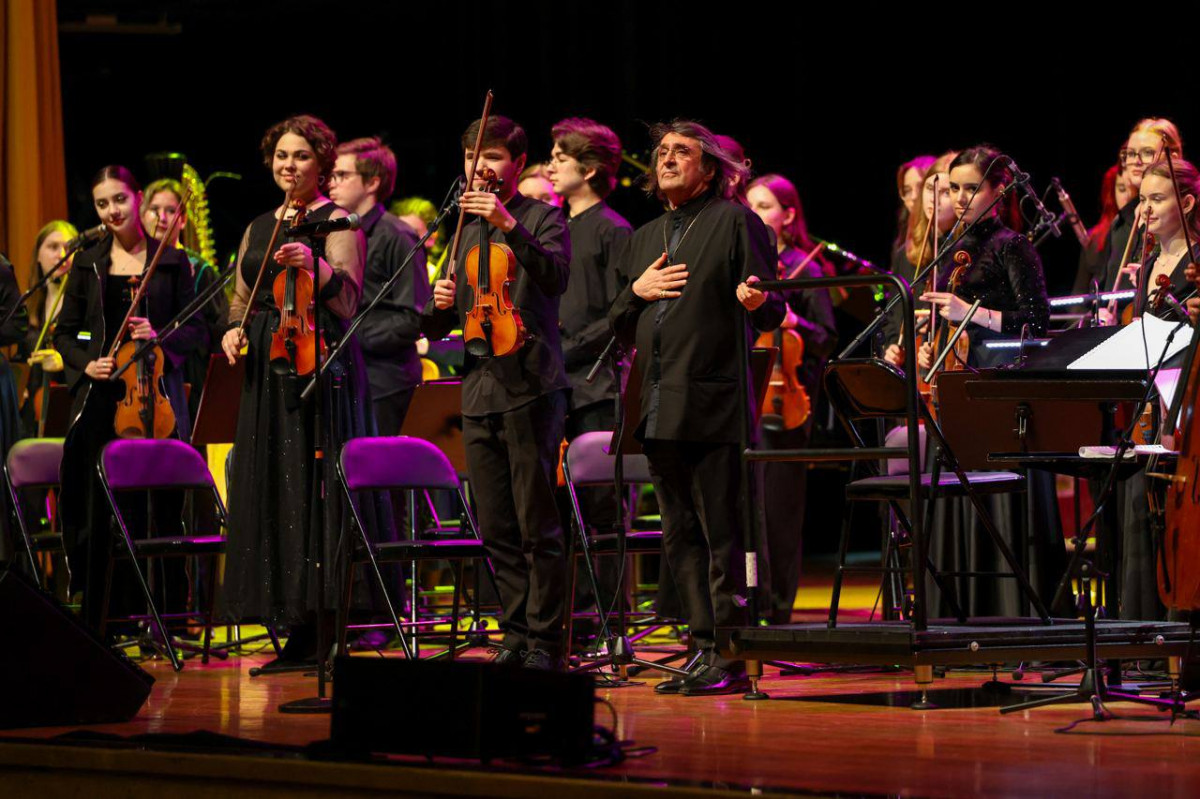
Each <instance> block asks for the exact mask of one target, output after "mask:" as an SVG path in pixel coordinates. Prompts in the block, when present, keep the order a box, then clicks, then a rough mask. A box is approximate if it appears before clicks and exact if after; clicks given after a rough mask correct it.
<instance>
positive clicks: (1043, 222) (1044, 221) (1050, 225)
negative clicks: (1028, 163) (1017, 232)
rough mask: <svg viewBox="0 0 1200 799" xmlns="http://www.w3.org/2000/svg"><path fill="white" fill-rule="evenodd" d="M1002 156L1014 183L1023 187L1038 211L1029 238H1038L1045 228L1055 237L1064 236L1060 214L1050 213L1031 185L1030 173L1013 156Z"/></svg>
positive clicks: (1022, 189)
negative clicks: (1024, 170) (1059, 219)
mask: <svg viewBox="0 0 1200 799" xmlns="http://www.w3.org/2000/svg"><path fill="white" fill-rule="evenodd" d="M1002 157H1003V158H1004V162H1005V164H1007V165H1008V168H1009V169H1011V170H1012V173H1013V183H1014V184H1016V185H1017V186H1020V187H1021V191H1023V192H1025V196H1026V197H1028V198H1029V199H1030V200H1032V201H1033V205H1034V207H1035V208H1036V209H1037V212H1038V221H1037V223H1036V224H1035V225H1034V227H1033V230H1031V231H1029V239H1030V240H1031V241H1032V240H1034V239H1037V238H1038V234H1040V233H1041V231H1042V230H1043V229H1047V230H1049V231H1050V232H1051V233H1053V234H1054V237H1055V238H1058V237H1060V236H1062V231H1061V230H1060V229H1059V227H1058V215H1057V214H1052V213H1050V211H1049V210H1048V209H1047V208H1046V206H1045V205H1044V204H1043V203H1042V198H1041V197H1038V196H1037V192H1035V191H1034V190H1033V189H1031V188H1030V187H1029V173H1028V172H1022V171H1021V168H1020V167H1019V166H1017V162H1016V161H1014V160H1013V159H1012V158H1011V157H1009V156H1007V155H1005V156H1002Z"/></svg>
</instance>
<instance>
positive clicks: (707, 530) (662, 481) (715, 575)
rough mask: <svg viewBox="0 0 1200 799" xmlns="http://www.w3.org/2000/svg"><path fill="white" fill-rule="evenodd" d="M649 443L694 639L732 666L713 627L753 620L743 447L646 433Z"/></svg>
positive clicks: (714, 659)
mask: <svg viewBox="0 0 1200 799" xmlns="http://www.w3.org/2000/svg"><path fill="white" fill-rule="evenodd" d="M644 449H645V452H646V457H647V458H648V459H649V460H650V474H651V477H653V479H654V491H655V493H656V494H657V495H658V507H659V510H660V511H661V512H662V522H663V550H664V552H665V553H666V556H667V560H668V561H669V563H670V566H671V574H672V576H673V577H674V578H675V585H676V587H677V588H678V589H679V598H680V600H681V602H682V604H683V614H684V618H685V619H686V620H687V623H688V626H689V628H690V629H691V633H692V640H693V642H694V643H695V644H696V646H697V647H698V648H699V649H701V650H702V651H705V652H706V653H707V655H706V657H707V662H708V663H710V664H712V665H715V666H720V667H722V668H729V667H730V666H734V665H735V662H734V661H730V660H727V659H725V658H721V657H719V656H718V655H717V653H716V637H715V634H716V628H717V627H742V626H745V625H746V624H747V623H748V622H749V616H748V614H747V612H746V567H745V547H744V546H743V544H742V516H741V497H740V488H741V476H740V469H741V458H740V457H739V447H738V445H737V444H707V443H698V442H690V441H663V440H659V439H648V440H646V441H645V442H644Z"/></svg>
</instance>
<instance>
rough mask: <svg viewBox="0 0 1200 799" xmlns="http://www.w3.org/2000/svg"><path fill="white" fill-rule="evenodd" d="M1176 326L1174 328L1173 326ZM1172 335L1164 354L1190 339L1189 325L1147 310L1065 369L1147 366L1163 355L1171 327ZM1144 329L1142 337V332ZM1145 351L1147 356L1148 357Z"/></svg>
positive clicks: (1107, 369)
mask: <svg viewBox="0 0 1200 799" xmlns="http://www.w3.org/2000/svg"><path fill="white" fill-rule="evenodd" d="M1177 327H1178V328H1179V329H1178V330H1175V329H1176V328H1177ZM1172 330H1175V337H1174V338H1173V339H1171V346H1170V349H1168V350H1167V358H1171V357H1172V356H1174V355H1176V354H1177V353H1179V352H1182V351H1183V350H1184V349H1185V348H1186V347H1187V345H1188V344H1189V343H1191V340H1192V327H1191V325H1187V324H1184V325H1183V326H1182V327H1180V326H1179V323H1178V322H1167V321H1164V320H1162V319H1159V318H1158V317H1157V316H1150V315H1149V314H1147V315H1146V316H1143V317H1142V318H1141V319H1135V320H1133V321H1132V322H1130V323H1129V324H1128V325H1126V326H1125V327H1123V328H1121V329H1120V330H1119V331H1117V333H1115V334H1114V335H1112V336H1110V337H1109V338H1108V339H1106V340H1105V341H1103V342H1102V343H1100V344H1099V345H1097V346H1096V347H1094V348H1093V349H1091V350H1090V351H1088V352H1087V353H1085V354H1084V355H1082V356H1081V357H1079V358H1076V359H1075V360H1074V361H1073V362H1072V363H1071V365H1070V366H1068V367H1067V368H1068V369H1097V370H1104V371H1109V370H1112V371H1124V370H1132V369H1142V370H1145V369H1150V368H1152V367H1153V366H1154V365H1155V364H1157V363H1158V359H1159V357H1161V356H1162V352H1163V347H1165V346H1166V344H1167V338H1168V337H1170V335H1171V331H1172ZM1143 331H1145V339H1144V340H1143V338H1142V333H1143ZM1147 354H1148V355H1149V357H1147Z"/></svg>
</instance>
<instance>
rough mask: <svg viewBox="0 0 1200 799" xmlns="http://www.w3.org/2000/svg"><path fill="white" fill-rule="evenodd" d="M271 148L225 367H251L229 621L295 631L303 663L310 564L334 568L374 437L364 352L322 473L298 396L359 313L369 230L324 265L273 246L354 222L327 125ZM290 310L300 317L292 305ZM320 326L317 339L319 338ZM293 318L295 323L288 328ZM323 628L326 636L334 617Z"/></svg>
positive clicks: (339, 396) (311, 617)
mask: <svg viewBox="0 0 1200 799" xmlns="http://www.w3.org/2000/svg"><path fill="white" fill-rule="evenodd" d="M261 150H262V158H263V164H264V165H265V166H266V167H267V168H268V169H269V170H270V171H271V175H272V177H273V178H274V181H275V185H276V186H277V187H278V188H279V190H280V195H279V200H280V203H279V204H278V205H276V206H275V207H273V208H271V209H270V210H268V211H266V212H265V213H263V214H261V215H260V216H259V217H258V218H256V219H255V220H254V221H253V222H251V223H250V226H249V227H248V228H246V232H245V235H244V236H243V237H242V243H241V247H240V248H239V251H238V268H237V285H236V288H235V291H234V295H233V299H232V300H231V301H230V306H229V330H228V331H227V332H226V333H225V336H224V338H223V339H222V348H223V349H224V352H225V356H226V357H227V358H228V359H229V362H230V363H234V362H236V361H237V360H238V359H241V358H245V361H246V364H245V381H244V382H243V384H242V394H241V405H240V408H239V412H238V421H237V432H236V435H235V438H234V447H233V460H232V469H231V472H230V475H229V481H228V482H229V543H228V554H227V556H226V565H225V585H224V592H223V594H222V599H221V602H222V603H223V604H222V614H223V615H225V616H226V617H228V618H231V619H235V620H247V619H257V620H260V621H261V622H262V623H264V624H268V625H273V626H277V627H287V628H290V634H289V637H288V642H287V646H286V647H285V648H284V651H283V657H282V660H283V661H285V662H303V661H308V660H311V659H312V658H313V657H315V655H316V639H317V635H316V633H317V628H316V624H317V618H316V615H315V611H316V607H317V592H316V588H315V586H316V574H315V565H314V564H315V563H316V562H318V561H320V562H322V563H324V564H327V565H328V564H333V563H334V554H335V552H336V548H337V542H338V539H339V537H340V536H339V533H340V531H342V530H343V529H345V528H344V526H343V524H344V522H345V521H346V517H347V516H348V514H347V513H344V512H343V511H344V506H343V502H344V500H343V498H342V493H341V492H340V491H337V490H335V486H336V485H337V479H336V475H335V472H334V464H335V463H336V461H337V458H336V453H337V452H338V448H339V446H340V445H341V443H342V442H344V441H346V440H347V439H349V438H354V437H358V436H364V435H372V434H373V433H374V430H375V427H374V424H373V423H372V421H371V419H372V416H371V410H370V406H369V404H368V403H369V391H368V389H367V383H366V373H365V370H364V367H363V361H362V353H361V351H360V350H359V348H358V345H357V342H351V344H350V346H348V347H346V348H345V349H344V350H343V351H342V356H341V357H340V358H339V359H338V360H337V361H336V362H334V363H331V364H330V365H329V371H328V372H326V373H325V376H324V378H323V380H322V385H321V391H322V394H321V402H322V416H321V418H322V422H323V424H324V425H325V431H324V440H323V443H324V445H325V453H326V454H325V457H324V459H323V460H322V461H321V464H322V465H321V467H320V468H317V466H316V464H317V463H318V461H316V459H315V458H314V443H315V442H314V438H313V436H314V432H315V431H314V414H315V402H313V401H312V400H305V401H301V399H300V392H301V390H302V388H303V386H304V385H305V383H306V381H307V380H308V379H310V378H311V375H312V371H313V369H314V365H313V360H314V358H315V356H314V353H313V348H314V346H316V345H317V343H318V341H323V342H324V344H325V346H326V347H332V345H333V340H334V339H336V338H337V337H338V336H340V334H341V332H342V330H343V329H344V326H345V320H348V319H350V318H351V317H352V316H353V315H354V313H355V310H356V309H357V307H358V301H359V295H360V294H361V290H362V279H363V254H364V250H365V246H364V243H363V237H362V234H361V233H360V232H359V231H356V230H340V231H336V232H332V233H330V234H329V235H328V236H327V237H326V241H325V256H324V257H323V258H320V259H319V260H317V261H316V262H314V259H313V250H312V244H313V241H312V239H311V238H308V237H300V238H289V237H287V236H285V234H284V230H280V231H279V232H278V234H276V229H277V228H283V229H286V227H287V226H289V225H290V224H292V221H293V219H294V217H295V216H296V215H297V214H298V213H300V211H301V209H302V210H303V212H304V214H305V222H310V223H311V222H323V221H328V220H331V219H337V218H340V217H344V216H347V212H346V211H344V210H342V209H341V208H338V207H337V206H336V205H335V204H334V203H333V202H332V201H331V200H330V199H329V198H328V197H326V196H325V194H324V193H323V190H324V187H325V186H326V185H328V183H329V178H330V175H331V174H332V172H333V169H334V164H335V162H336V160H337V138H336V136H335V135H334V132H333V131H332V130H330V129H329V127H328V126H327V125H326V124H325V123H324V122H322V121H321V120H320V119H317V118H316V117H313V116H309V115H300V116H294V117H289V118H288V119H285V120H283V121H282V122H278V123H276V124H275V125H272V126H271V127H270V128H269V129H268V130H267V132H266V134H265V135H264V136H263V139H262V144H261ZM314 274H315V277H314ZM309 281H312V282H309ZM256 284H258V286H257V290H255V286H256ZM289 284H290V285H291V286H292V287H293V291H294V294H293V295H291V296H292V297H294V299H291V300H289V299H288V297H289V294H288V291H287V289H288V285H289ZM316 284H319V286H320V288H319V290H317V289H316ZM305 285H307V286H308V289H309V290H308V291H307V292H305V291H304V290H303V288H304V286H305ZM305 294H307V295H308V296H307V297H305V296H304V295H305ZM279 298H283V302H282V303H281V302H280V299H279ZM317 303H319V304H320V306H321V307H320V312H319V313H316V309H315V307H314V306H315V305H316V304H317ZM289 304H290V305H291V306H294V307H290V308H289V307H285V306H289ZM314 316H315V317H316V319H318V320H319V322H318V330H313V329H312V328H311V326H310V320H312V319H313V317H314ZM285 318H290V319H291V321H292V322H294V323H295V324H294V325H292V326H288V325H285V324H284V320H285ZM318 335H319V336H320V339H318ZM289 345H290V346H289ZM243 348H245V352H244V354H243ZM280 353H282V355H281V356H280V357H276V356H277V355H279V354H280ZM313 397H314V398H315V397H316V394H315V392H314V394H313ZM322 484H323V486H324V497H325V499H324V509H325V514H324V519H322V520H321V522H320V526H319V527H318V522H317V520H316V519H314V518H313V507H314V498H315V497H316V495H317V492H318V491H321V490H322ZM364 511H365V512H366V516H365V517H364V523H366V524H368V525H370V526H372V527H374V526H376V525H378V524H379V520H380V518H379V517H380V514H381V513H387V509H386V508H385V507H383V503H382V502H375V503H367V504H366V505H365V506H364ZM330 573H332V572H330ZM337 582H338V580H336V579H327V580H325V597H324V600H325V601H324V607H325V608H327V609H331V608H335V607H338V604H339V601H340V600H339V594H338V588H337ZM364 590H366V589H364ZM321 621H322V623H326V624H329V623H331V617H330V618H329V619H322V620H321Z"/></svg>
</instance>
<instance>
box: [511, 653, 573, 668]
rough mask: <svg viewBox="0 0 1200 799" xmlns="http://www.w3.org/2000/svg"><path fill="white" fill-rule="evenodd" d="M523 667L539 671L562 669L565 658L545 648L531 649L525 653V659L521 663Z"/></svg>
mask: <svg viewBox="0 0 1200 799" xmlns="http://www.w3.org/2000/svg"><path fill="white" fill-rule="evenodd" d="M521 668H525V669H535V670H537V671H562V670H563V659H562V658H561V657H558V656H556V655H552V654H550V653H549V652H547V651H546V650H545V649H530V650H529V651H528V652H527V653H525V660H524V661H523V662H522V663H521Z"/></svg>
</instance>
